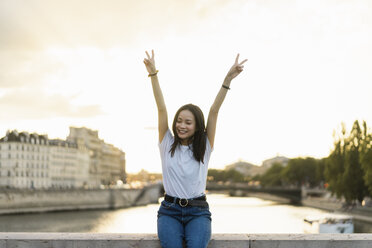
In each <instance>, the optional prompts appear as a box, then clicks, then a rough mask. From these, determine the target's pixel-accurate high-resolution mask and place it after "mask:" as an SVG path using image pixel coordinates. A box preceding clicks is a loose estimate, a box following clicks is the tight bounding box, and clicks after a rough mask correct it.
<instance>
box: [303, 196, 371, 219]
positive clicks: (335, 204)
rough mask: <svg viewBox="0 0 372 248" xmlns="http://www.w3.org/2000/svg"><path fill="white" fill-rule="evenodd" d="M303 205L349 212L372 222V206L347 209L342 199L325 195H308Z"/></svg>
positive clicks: (341, 212) (336, 211) (331, 210)
mask: <svg viewBox="0 0 372 248" xmlns="http://www.w3.org/2000/svg"><path fill="white" fill-rule="evenodd" d="M302 205H303V206H306V207H312V208H317V209H322V210H327V211H330V212H334V213H340V214H348V215H351V216H353V217H354V219H356V220H359V221H364V222H368V223H372V207H363V206H356V207H353V208H348V209H345V208H343V205H342V202H341V201H340V200H337V199H333V198H325V197H306V198H305V199H302Z"/></svg>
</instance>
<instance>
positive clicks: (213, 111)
mask: <svg viewBox="0 0 372 248" xmlns="http://www.w3.org/2000/svg"><path fill="white" fill-rule="evenodd" d="M246 61H247V59H245V60H243V61H242V62H240V63H239V54H238V55H237V56H236V59H235V63H234V64H233V66H232V67H231V68H230V70H229V72H228V73H227V75H226V77H225V80H224V81H223V84H222V86H221V89H220V91H219V92H218V94H217V96H216V99H215V100H214V102H213V104H212V106H211V108H210V110H209V115H208V121H207V136H208V140H209V143H210V144H211V147H213V145H214V137H215V135H216V125H217V116H218V111H219V110H220V107H221V105H222V103H223V101H224V100H225V96H226V93H227V91H228V90H229V89H230V84H231V80H233V79H234V78H235V77H236V76H238V75H239V73H241V72H242V71H243V68H244V66H243V64H244V63H245V62H246Z"/></svg>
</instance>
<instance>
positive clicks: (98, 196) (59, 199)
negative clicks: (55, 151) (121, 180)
mask: <svg viewBox="0 0 372 248" xmlns="http://www.w3.org/2000/svg"><path fill="white" fill-rule="evenodd" d="M160 188H161V187H160V186H159V185H152V186H148V187H144V188H143V189H95V190H84V189H74V190H2V191H0V214H11V213H30V212H46V211H63V210H83V209H114V208H124V207H131V206H137V205H146V204H149V203H157V202H158V197H159V192H160Z"/></svg>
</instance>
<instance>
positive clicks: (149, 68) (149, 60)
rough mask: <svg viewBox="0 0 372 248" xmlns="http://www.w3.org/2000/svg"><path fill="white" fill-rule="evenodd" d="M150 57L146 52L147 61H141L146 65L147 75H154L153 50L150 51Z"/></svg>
mask: <svg viewBox="0 0 372 248" xmlns="http://www.w3.org/2000/svg"><path fill="white" fill-rule="evenodd" d="M151 53H152V56H151V57H150V55H149V53H148V52H147V51H146V55H147V59H146V58H145V59H144V60H143V63H145V65H146V69H147V71H148V73H149V74H154V73H156V67H155V59H154V57H155V56H154V50H151Z"/></svg>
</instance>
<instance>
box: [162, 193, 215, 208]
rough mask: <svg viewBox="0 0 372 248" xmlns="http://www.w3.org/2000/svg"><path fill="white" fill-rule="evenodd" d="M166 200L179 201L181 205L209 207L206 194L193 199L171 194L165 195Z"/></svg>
mask: <svg viewBox="0 0 372 248" xmlns="http://www.w3.org/2000/svg"><path fill="white" fill-rule="evenodd" d="M164 200H165V201H167V202H171V203H173V202H174V203H177V204H178V205H180V206H181V207H183V208H184V207H187V206H190V207H208V206H209V205H208V202H207V197H206V196H205V195H203V196H200V197H198V198H192V199H185V198H177V197H173V196H170V195H167V194H166V195H164Z"/></svg>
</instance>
